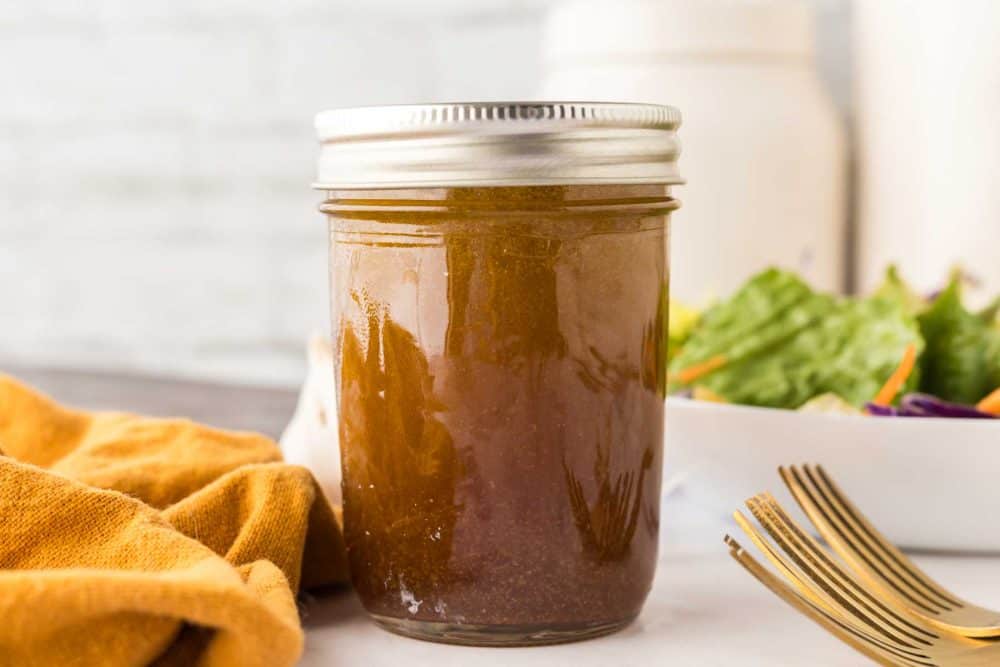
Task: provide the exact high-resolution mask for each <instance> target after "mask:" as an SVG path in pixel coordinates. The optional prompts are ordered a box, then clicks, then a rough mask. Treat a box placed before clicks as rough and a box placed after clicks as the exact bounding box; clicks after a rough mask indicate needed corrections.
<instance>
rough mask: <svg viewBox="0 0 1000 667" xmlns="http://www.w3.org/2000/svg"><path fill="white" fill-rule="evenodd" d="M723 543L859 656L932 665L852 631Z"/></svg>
mask: <svg viewBox="0 0 1000 667" xmlns="http://www.w3.org/2000/svg"><path fill="white" fill-rule="evenodd" d="M725 542H726V544H727V545H728V546H729V555H730V556H732V558H733V559H734V560H735V561H736V562H737V563H739V564H740V565H741V566H742V567H743V568H744V569H745V570H746V571H747V572H749V573H750V574H751V575H752V576H753V577H754V578H755V579H757V580H758V581H759V582H760V583H762V584H763V585H764V586H765V587H766V588H768V589H769V590H770V591H771V592H772V593H774V594H775V595H777V596H778V597H779V598H781V599H782V600H784V601H785V602H786V603H787V604H789V605H790V606H792V607H793V608H794V609H796V610H798V611H799V612H800V613H802V614H804V615H805V616H806V617H808V618H809V619H811V620H812V621H813V622H814V623H816V624H817V625H819V626H820V627H822V628H823V629H824V630H826V631H827V632H829V633H830V634H832V635H833V636H834V637H836V638H837V639H839V640H840V641H842V642H844V643H845V644H847V645H848V646H850V647H851V648H853V649H854V650H856V651H858V652H859V653H861V654H862V655H864V656H866V657H868V658H870V659H871V660H874V661H875V662H877V663H879V664H880V665H887V666H888V667H895V666H897V665H906V666H907V667H933V666H934V663H933V662H932V661H931V660H930V659H929V658H928V657H926V656H914V657H911V656H909V655H904V654H901V653H899V652H897V651H896V650H895V649H894V648H893V647H892V646H891V645H889V644H886V643H885V642H883V641H882V640H880V639H879V638H877V637H873V636H872V635H870V634H868V633H866V632H863V631H860V630H858V629H856V628H854V627H853V626H852V625H851V624H850V623H849V622H847V620H846V619H843V618H840V617H838V616H835V615H834V614H833V613H831V612H829V611H827V610H825V609H823V608H822V607H819V606H817V605H815V604H813V603H812V602H810V601H809V600H808V599H807V598H805V597H803V596H802V595H800V594H799V593H797V592H796V591H795V590H793V589H792V588H790V587H789V586H788V585H787V584H785V583H782V582H781V580H780V579H778V577H776V576H775V575H774V574H772V573H771V572H770V571H769V570H768V569H767V568H765V567H764V566H763V565H761V564H760V563H759V562H758V561H757V560H756V559H755V558H753V556H751V555H750V554H748V553H747V552H746V550H745V549H743V547H742V546H740V544H739V543H738V542H737V541H736V540H734V539H733V538H732V537H730V536H729V535H726V537H725Z"/></svg>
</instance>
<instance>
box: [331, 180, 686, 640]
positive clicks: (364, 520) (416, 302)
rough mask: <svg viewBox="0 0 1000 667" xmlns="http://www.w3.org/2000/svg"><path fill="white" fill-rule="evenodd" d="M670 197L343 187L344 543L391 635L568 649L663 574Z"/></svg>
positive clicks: (338, 248)
mask: <svg viewBox="0 0 1000 667" xmlns="http://www.w3.org/2000/svg"><path fill="white" fill-rule="evenodd" d="M675 207H676V203H675V201H674V200H673V199H672V198H671V197H670V192H669V187H668V186H666V185H614V184H612V185H555V186H516V187H509V186H508V187H465V188H413V189H395V190H393V189H381V190H362V189H351V190H332V191H329V192H328V199H327V201H326V202H325V204H324V205H323V210H324V211H325V212H326V213H327V215H328V217H329V224H330V239H331V246H330V247H331V290H332V291H331V294H332V314H333V326H334V332H333V334H334V340H335V345H336V347H335V366H336V368H335V373H336V384H337V396H338V410H339V428H340V443H341V457H342V464H343V473H344V478H343V490H344V522H345V525H344V528H345V537H346V542H347V546H348V550H349V557H350V563H351V572H352V578H353V583H354V586H355V588H356V589H357V591H358V594H359V595H360V597H361V599H362V601H363V603H364V605H365V608H366V609H367V611H368V612H369V613H370V614H371V615H372V616H373V617H374V618H375V620H376V621H377V622H379V623H380V624H382V625H383V626H385V627H387V628H388V629H390V630H393V631H395V632H399V633H402V634H406V635H411V636H417V637H421V638H425V639H433V640H440V641H448V642H455V643H472V644H532V643H552V642H558V641H566V640H570V639H577V638H582V637H586V636H593V635H597V634H603V633H606V632H610V631H613V630H615V629H617V628H619V627H621V626H623V625H624V624H627V623H628V622H629V621H630V620H631V619H632V618H634V617H635V616H636V614H637V613H638V612H639V609H640V607H641V606H642V603H643V601H644V599H645V597H646V594H647V593H648V591H649V588H650V585H651V582H652V578H653V571H654V567H655V563H656V550H657V541H658V538H657V533H658V526H659V502H660V498H659V495H660V477H661V462H662V448H663V399H664V387H665V367H666V333H667V331H666V325H667V299H666V285H667V277H668V261H667V256H668V255H667V243H668V217H669V214H670V211H672V210H673V209H674V208H675Z"/></svg>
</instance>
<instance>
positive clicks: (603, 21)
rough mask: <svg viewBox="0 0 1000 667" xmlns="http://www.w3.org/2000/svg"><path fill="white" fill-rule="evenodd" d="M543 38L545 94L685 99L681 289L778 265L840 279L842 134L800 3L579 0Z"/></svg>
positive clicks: (718, 283)
mask: <svg viewBox="0 0 1000 667" xmlns="http://www.w3.org/2000/svg"><path fill="white" fill-rule="evenodd" d="M544 49H545V60H546V70H547V76H546V80H545V84H544V88H543V91H542V92H543V95H544V96H549V97H557V98H566V99H572V98H579V99H596V100H628V101H648V102H664V101H667V100H669V101H671V102H673V103H675V104H676V105H677V106H678V107H679V108H681V109H683V111H684V158H683V161H684V173H685V176H686V178H687V185H686V186H685V188H684V192H683V194H682V197H683V199H684V213H683V216H681V218H680V219H679V220H678V223H677V224H676V225H675V226H674V228H673V230H672V231H671V233H672V235H673V240H672V248H673V252H672V265H671V269H670V270H671V280H672V289H673V293H674V295H675V296H679V297H680V298H681V299H683V300H687V301H695V302H699V301H701V300H703V299H705V298H707V297H711V296H719V295H723V294H728V293H729V292H730V291H731V290H733V289H734V288H736V287H737V286H738V285H740V284H741V283H742V282H743V281H745V280H746V278H747V276H749V275H750V274H751V273H753V272H755V271H757V270H759V269H761V268H763V267H765V266H767V265H769V264H779V265H782V266H784V267H787V268H792V269H795V270H798V271H800V272H802V274H803V275H804V276H805V277H806V278H807V279H808V280H809V282H810V283H812V284H813V285H815V286H816V287H818V288H821V289H827V290H839V289H840V288H842V287H843V285H842V278H843V269H844V266H843V260H844V247H843V246H844V243H843V229H844V224H843V223H844V210H845V205H844V180H845V179H844V171H845V169H844V159H845V158H844V155H845V148H844V136H843V132H842V127H841V124H840V121H839V119H838V117H837V114H836V112H835V109H834V107H833V105H832V102H831V101H830V100H829V99H828V97H827V95H826V93H825V91H824V89H823V86H822V85H821V82H820V79H819V77H818V75H817V72H816V69H815V67H814V63H813V30H812V23H811V15H810V13H809V12H808V9H807V8H806V7H805V6H803V5H802V4H801V3H800V2H794V1H791V0H756V1H754V0H743V1H740V0H662V1H656V2H641V1H636V0H625V1H617V2H604V1H599V2H570V3H566V4H563V5H560V6H557V7H556V8H555V9H554V11H553V12H552V14H551V16H550V20H549V22H548V28H547V31H546V35H545V38H544Z"/></svg>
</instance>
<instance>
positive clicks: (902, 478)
mask: <svg viewBox="0 0 1000 667" xmlns="http://www.w3.org/2000/svg"><path fill="white" fill-rule="evenodd" d="M666 419H667V422H666V449H665V452H666V463H665V465H666V472H667V474H668V475H678V476H681V477H682V479H683V480H684V481H683V489H684V494H685V498H687V499H690V501H691V502H693V503H695V504H696V505H699V506H701V507H703V508H709V509H710V510H712V511H713V512H714V513H716V514H717V516H719V517H724V516H728V515H730V514H731V513H732V512H733V511H734V510H736V509H743V501H744V500H745V499H746V498H749V497H750V496H752V495H754V494H756V493H760V492H761V491H772V492H774V493H775V495H776V496H778V498H779V499H781V500H782V501H783V502H784V503H785V504H787V505H788V507H789V508H794V507H795V503H794V501H793V500H792V498H791V495H790V494H789V493H788V492H787V491H786V490H785V489H784V486H783V484H782V482H781V478H780V477H779V476H778V474H777V467H778V466H779V465H792V464H802V463H819V464H822V465H823V466H824V468H825V469H826V470H827V472H829V473H830V474H831V476H832V477H833V479H834V480H835V481H836V482H837V483H838V484H839V485H840V486H841V487H842V488H843V489H844V491H845V492H846V493H847V495H848V497H849V498H850V499H851V500H852V501H853V502H854V503H855V504H856V505H857V506H858V507H859V508H860V509H861V510H862V511H863V512H864V513H865V514H866V515H867V516H868V518H869V519H871V520H872V523H874V525H875V526H876V527H877V528H878V529H879V530H881V531H882V532H883V533H884V534H885V535H886V536H887V537H888V538H889V539H890V540H892V541H893V542H895V543H897V544H899V545H902V546H904V547H909V548H918V549H933V550H947V551H995V552H1000V528H997V522H996V517H997V516H1000V492H998V489H1000V421H989V420H979V419H933V418H932V419H923V418H921V419H915V418H909V419H903V418H880V417H867V416H855V415H837V414H822V413H805V412H795V411H792V410H777V409H772V408H756V407H747V406H740V405H722V404H717V403H706V402H701V401H691V400H688V399H682V398H669V399H667V417H666ZM744 514H746V512H744Z"/></svg>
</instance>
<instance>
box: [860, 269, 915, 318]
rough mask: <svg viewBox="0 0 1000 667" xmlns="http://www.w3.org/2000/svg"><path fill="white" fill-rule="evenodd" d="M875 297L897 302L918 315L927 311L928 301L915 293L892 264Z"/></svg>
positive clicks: (907, 310) (909, 311)
mask: <svg viewBox="0 0 1000 667" xmlns="http://www.w3.org/2000/svg"><path fill="white" fill-rule="evenodd" d="M873 296H877V297H882V298H884V299H889V300H890V301H895V302H896V303H898V304H899V305H900V306H902V307H903V308H904V309H905V310H906V312H908V313H910V314H912V315H918V314H920V313H922V312H924V311H925V310H927V305H928V304H927V300H926V299H924V298H923V297H922V296H920V295H919V294H917V293H916V292H914V291H913V288H911V287H910V286H909V285H908V284H907V283H906V281H905V280H903V278H902V276H900V275H899V269H897V268H896V265H895V264H890V265H889V268H888V269H886V271H885V278H884V279H883V280H882V285H881V286H879V288H878V289H877V290H875V293H874V295H873Z"/></svg>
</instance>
